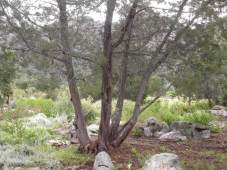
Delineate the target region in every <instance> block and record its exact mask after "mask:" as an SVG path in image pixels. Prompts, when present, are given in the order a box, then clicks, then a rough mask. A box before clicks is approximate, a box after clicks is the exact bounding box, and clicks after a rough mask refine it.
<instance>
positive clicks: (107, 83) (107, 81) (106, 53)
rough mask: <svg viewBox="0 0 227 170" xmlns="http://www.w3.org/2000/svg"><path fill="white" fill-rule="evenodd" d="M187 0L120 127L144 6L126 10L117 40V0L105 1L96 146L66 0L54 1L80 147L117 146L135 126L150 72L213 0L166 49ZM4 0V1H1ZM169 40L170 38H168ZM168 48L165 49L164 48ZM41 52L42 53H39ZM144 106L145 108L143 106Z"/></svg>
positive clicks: (153, 59) (135, 0)
mask: <svg viewBox="0 0 227 170" xmlns="http://www.w3.org/2000/svg"><path fill="white" fill-rule="evenodd" d="M187 1H188V0H182V3H181V4H180V6H179V10H178V12H177V14H176V17H175V19H173V22H172V24H171V26H170V28H169V31H168V32H167V33H166V35H165V36H164V38H163V40H162V42H161V43H160V45H158V46H157V48H156V50H155V51H154V53H153V54H152V55H153V57H152V60H151V61H150V63H149V64H148V67H147V68H146V70H145V72H144V75H143V76H142V79H141V82H140V86H139V89H138V92H137V97H136V103H135V106H134V111H133V113H132V117H131V118H130V119H129V120H128V121H127V122H126V123H125V124H124V125H123V126H122V127H120V120H121V116H122V109H123V102H124V98H125V89H126V80H127V65H128V59H129V56H128V52H129V49H130V40H131V32H132V29H133V20H134V18H135V16H136V14H137V13H138V12H140V11H142V10H144V9H140V10H137V8H138V3H139V0H134V1H133V3H132V6H131V8H130V10H129V12H128V16H127V18H126V20H125V24H124V26H123V28H122V29H121V32H120V34H119V38H118V39H117V41H116V42H113V38H112V19H113V14H114V11H115V6H116V0H107V11H106V20H105V24H104V35H103V58H102V64H101V65H102V74H103V75H102V94H101V96H102V104H101V121H100V127H99V135H98V140H97V142H96V143H97V146H96V145H95V146H93V144H92V142H91V141H90V138H89V136H88V133H87V129H86V123H85V118H84V114H83V112H82V106H81V101H80V96H79V91H78V88H77V84H76V78H75V73H74V68H73V59H72V49H71V45H70V42H69V28H68V18H67V8H66V7H67V5H66V0H57V3H58V8H59V25H60V37H61V39H60V47H61V49H60V51H61V55H60V56H58V57H56V59H57V60H59V61H61V62H62V63H63V64H64V66H65V70H66V72H65V75H66V77H67V82H68V87H69V92H70V97H71V101H72V104H73V107H74V110H75V121H74V126H75V129H76V133H77V137H78V140H79V143H80V145H81V147H82V148H83V149H85V150H91V149H92V150H93V148H92V147H97V149H98V150H99V151H101V150H108V149H109V146H113V147H119V146H120V145H121V143H122V142H123V141H124V140H125V139H126V137H127V136H128V134H129V133H130V131H131V130H132V129H133V127H134V126H135V124H136V122H137V120H138V117H139V115H140V113H141V112H142V111H143V109H144V108H142V109H141V105H142V104H143V98H144V93H145V89H146V86H147V84H148V81H149V78H150V76H151V74H152V73H153V72H154V71H155V70H157V68H158V67H159V66H160V65H161V64H162V63H163V62H165V60H166V59H167V57H168V56H169V55H170V53H171V49H173V48H175V43H176V41H177V40H179V38H180V37H181V35H182V33H184V31H185V30H186V29H187V28H188V27H189V26H190V25H191V24H192V23H193V22H194V20H195V19H196V18H197V17H198V15H199V13H200V12H198V11H200V10H202V9H203V8H204V7H205V6H206V5H208V4H209V3H210V2H211V1H212V0H208V1H206V2H205V3H202V6H201V8H199V9H198V11H197V12H196V14H195V17H194V18H193V19H192V20H191V21H190V22H189V23H188V24H187V25H186V26H185V27H184V28H183V29H181V31H178V32H177V33H176V34H175V39H174V41H173V42H172V44H171V48H167V44H168V41H169V39H170V37H171V35H172V34H173V32H174V30H175V26H176V25H177V23H178V20H179V18H180V16H181V14H182V12H183V8H184V7H185V5H186V3H187ZM4 2H5V1H4ZM0 5H1V7H2V8H3V9H4V4H3V3H1V2H0ZM3 14H4V15H6V17H7V14H6V12H4V10H3ZM7 20H8V22H9V25H10V26H12V27H13V29H14V30H15V32H17V33H18V34H19V36H21V37H22V40H23V41H24V42H25V44H26V46H27V47H28V48H29V49H30V50H31V51H33V52H36V53H37V51H35V50H34V49H32V47H31V46H30V45H29V43H28V42H27V41H26V38H25V37H23V34H22V33H21V32H20V31H18V29H17V27H16V26H14V24H13V23H11V21H10V18H8V17H7ZM171 40H173V38H172V37H171ZM122 43H124V53H123V57H122V61H121V69H120V81H119V82H120V85H119V90H118V98H117V105H116V110H115V112H114V113H113V115H112V122H110V119H111V114H112V113H111V110H112V56H113V50H114V49H116V48H117V47H118V46H119V45H121V44H122ZM166 49H167V50H166ZM41 54H42V53H41ZM145 108H146V107H145Z"/></svg>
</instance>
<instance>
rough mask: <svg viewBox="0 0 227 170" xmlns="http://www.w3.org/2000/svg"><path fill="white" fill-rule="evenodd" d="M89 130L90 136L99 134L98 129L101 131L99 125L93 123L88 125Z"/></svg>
mask: <svg viewBox="0 0 227 170" xmlns="http://www.w3.org/2000/svg"><path fill="white" fill-rule="evenodd" d="M87 131H88V134H89V136H91V135H93V136H97V135H98V131H99V126H98V125H96V124H91V125H89V126H88V127H87Z"/></svg>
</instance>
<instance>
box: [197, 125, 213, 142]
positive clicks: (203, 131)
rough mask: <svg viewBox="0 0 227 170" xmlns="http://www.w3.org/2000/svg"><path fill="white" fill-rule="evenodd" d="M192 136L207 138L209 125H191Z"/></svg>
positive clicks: (208, 136)
mask: <svg viewBox="0 0 227 170" xmlns="http://www.w3.org/2000/svg"><path fill="white" fill-rule="evenodd" d="M193 138H195V139H208V138H210V130H209V127H207V126H205V125H201V124H194V125H193Z"/></svg>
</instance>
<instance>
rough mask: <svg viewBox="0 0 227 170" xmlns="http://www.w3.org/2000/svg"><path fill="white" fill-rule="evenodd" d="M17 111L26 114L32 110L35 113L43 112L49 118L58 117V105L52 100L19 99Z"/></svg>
mask: <svg viewBox="0 0 227 170" xmlns="http://www.w3.org/2000/svg"><path fill="white" fill-rule="evenodd" d="M17 110H18V111H20V112H26V111H28V110H32V111H34V112H35V113H38V112H41V113H44V114H45V115H47V116H49V117H53V116H56V115H57V109H56V105H55V103H54V101H53V100H51V99H43V98H38V99H18V100H17Z"/></svg>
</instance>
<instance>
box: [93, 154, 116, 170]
mask: <svg viewBox="0 0 227 170" xmlns="http://www.w3.org/2000/svg"><path fill="white" fill-rule="evenodd" d="M112 168H113V163H112V161H111V158H110V156H109V154H108V153H107V152H105V151H103V152H99V153H98V154H97V155H96V157H95V162H94V166H93V169H94V170H111V169H112Z"/></svg>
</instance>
